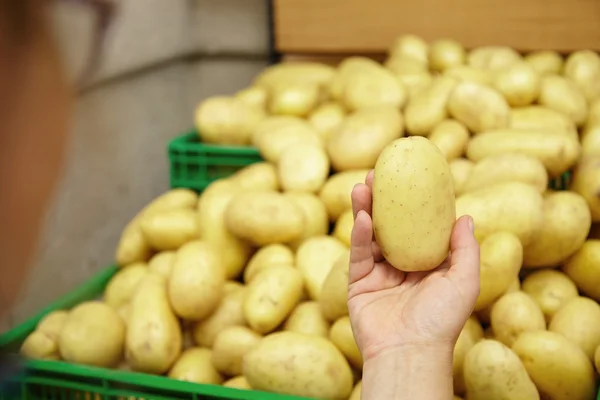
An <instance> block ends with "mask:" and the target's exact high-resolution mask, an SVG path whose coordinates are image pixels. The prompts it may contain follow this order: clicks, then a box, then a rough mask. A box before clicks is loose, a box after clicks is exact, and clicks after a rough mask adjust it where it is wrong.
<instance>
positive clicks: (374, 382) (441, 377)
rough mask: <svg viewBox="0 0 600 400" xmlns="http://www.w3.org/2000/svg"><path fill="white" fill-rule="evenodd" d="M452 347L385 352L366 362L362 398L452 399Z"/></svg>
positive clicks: (403, 399) (394, 399)
mask: <svg viewBox="0 0 600 400" xmlns="http://www.w3.org/2000/svg"><path fill="white" fill-rule="evenodd" d="M452 353H453V350H452V347H451V346H444V347H440V348H412V349H402V350H394V351H390V352H387V353H381V354H379V355H377V356H376V357H374V358H373V359H371V360H367V361H366V362H365V364H364V366H363V378H362V395H361V400H382V399H386V400H415V399H419V400H452V398H453V388H452Z"/></svg>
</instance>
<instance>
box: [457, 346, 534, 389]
mask: <svg viewBox="0 0 600 400" xmlns="http://www.w3.org/2000/svg"><path fill="white" fill-rule="evenodd" d="M464 374H465V383H466V388H467V395H468V398H469V399H470V400H491V399H498V400H499V399H507V400H508V399H519V400H539V398H540V396H539V394H538V391H537V389H536V387H535V385H534V383H533V382H532V380H531V379H530V378H529V376H528V375H527V370H526V369H525V367H524V366H523V363H522V362H521V360H519V357H517V355H516V354H515V353H514V352H512V351H511V350H510V348H508V347H506V346H505V345H503V344H502V343H500V342H498V341H496V340H487V339H486V340H482V341H481V342H479V343H477V344H476V345H475V346H473V348H472V349H471V350H470V351H469V353H468V354H467V356H466V358H465V367H464Z"/></svg>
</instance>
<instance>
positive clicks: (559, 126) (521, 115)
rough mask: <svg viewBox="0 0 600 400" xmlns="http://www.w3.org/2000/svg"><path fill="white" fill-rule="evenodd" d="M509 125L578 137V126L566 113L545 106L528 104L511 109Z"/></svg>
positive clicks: (515, 127) (513, 127) (510, 126)
mask: <svg viewBox="0 0 600 400" xmlns="http://www.w3.org/2000/svg"><path fill="white" fill-rule="evenodd" d="M508 127H509V128H512V129H519V130H541V131H544V130H546V131H547V130H552V131H557V132H564V133H566V134H567V135H569V136H571V137H572V138H575V139H578V137H579V135H578V133H577V127H576V126H575V124H574V123H573V121H571V120H570V119H569V118H568V117H567V116H566V115H565V114H563V113H561V112H559V111H555V110H553V109H551V108H547V107H543V106H527V107H519V108H513V109H511V110H510V121H509V123H508Z"/></svg>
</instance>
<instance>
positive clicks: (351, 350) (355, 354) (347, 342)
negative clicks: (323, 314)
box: [329, 316, 363, 370]
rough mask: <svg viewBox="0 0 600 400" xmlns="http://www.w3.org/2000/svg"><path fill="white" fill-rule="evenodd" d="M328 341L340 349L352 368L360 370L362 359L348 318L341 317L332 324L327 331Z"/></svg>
mask: <svg viewBox="0 0 600 400" xmlns="http://www.w3.org/2000/svg"><path fill="white" fill-rule="evenodd" d="M329 340H331V342H332V343H333V344H335V346H336V347H337V348H338V349H340V351H341V352H342V354H344V356H345V357H346V358H347V359H348V362H350V365H351V366H352V367H354V368H357V369H359V370H362V367H363V359H362V355H361V354H360V350H359V349H358V345H357V344H356V341H355V340H354V334H353V333H352V326H351V325H350V317H348V316H345V317H341V318H340V319H338V320H337V321H335V322H334V323H333V325H332V326H331V330H330V331H329Z"/></svg>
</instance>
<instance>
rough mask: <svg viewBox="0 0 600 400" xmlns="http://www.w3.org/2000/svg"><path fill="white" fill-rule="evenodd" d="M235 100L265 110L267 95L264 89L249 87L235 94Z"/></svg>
mask: <svg viewBox="0 0 600 400" xmlns="http://www.w3.org/2000/svg"><path fill="white" fill-rule="evenodd" d="M235 98H236V99H238V100H241V101H242V102H244V103H246V104H248V105H249V106H252V107H255V108H258V109H261V110H265V109H266V108H267V98H268V93H267V90H266V89H265V88H264V87H260V86H250V87H247V88H246V89H242V90H240V91H238V92H237V93H236V94H235Z"/></svg>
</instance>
